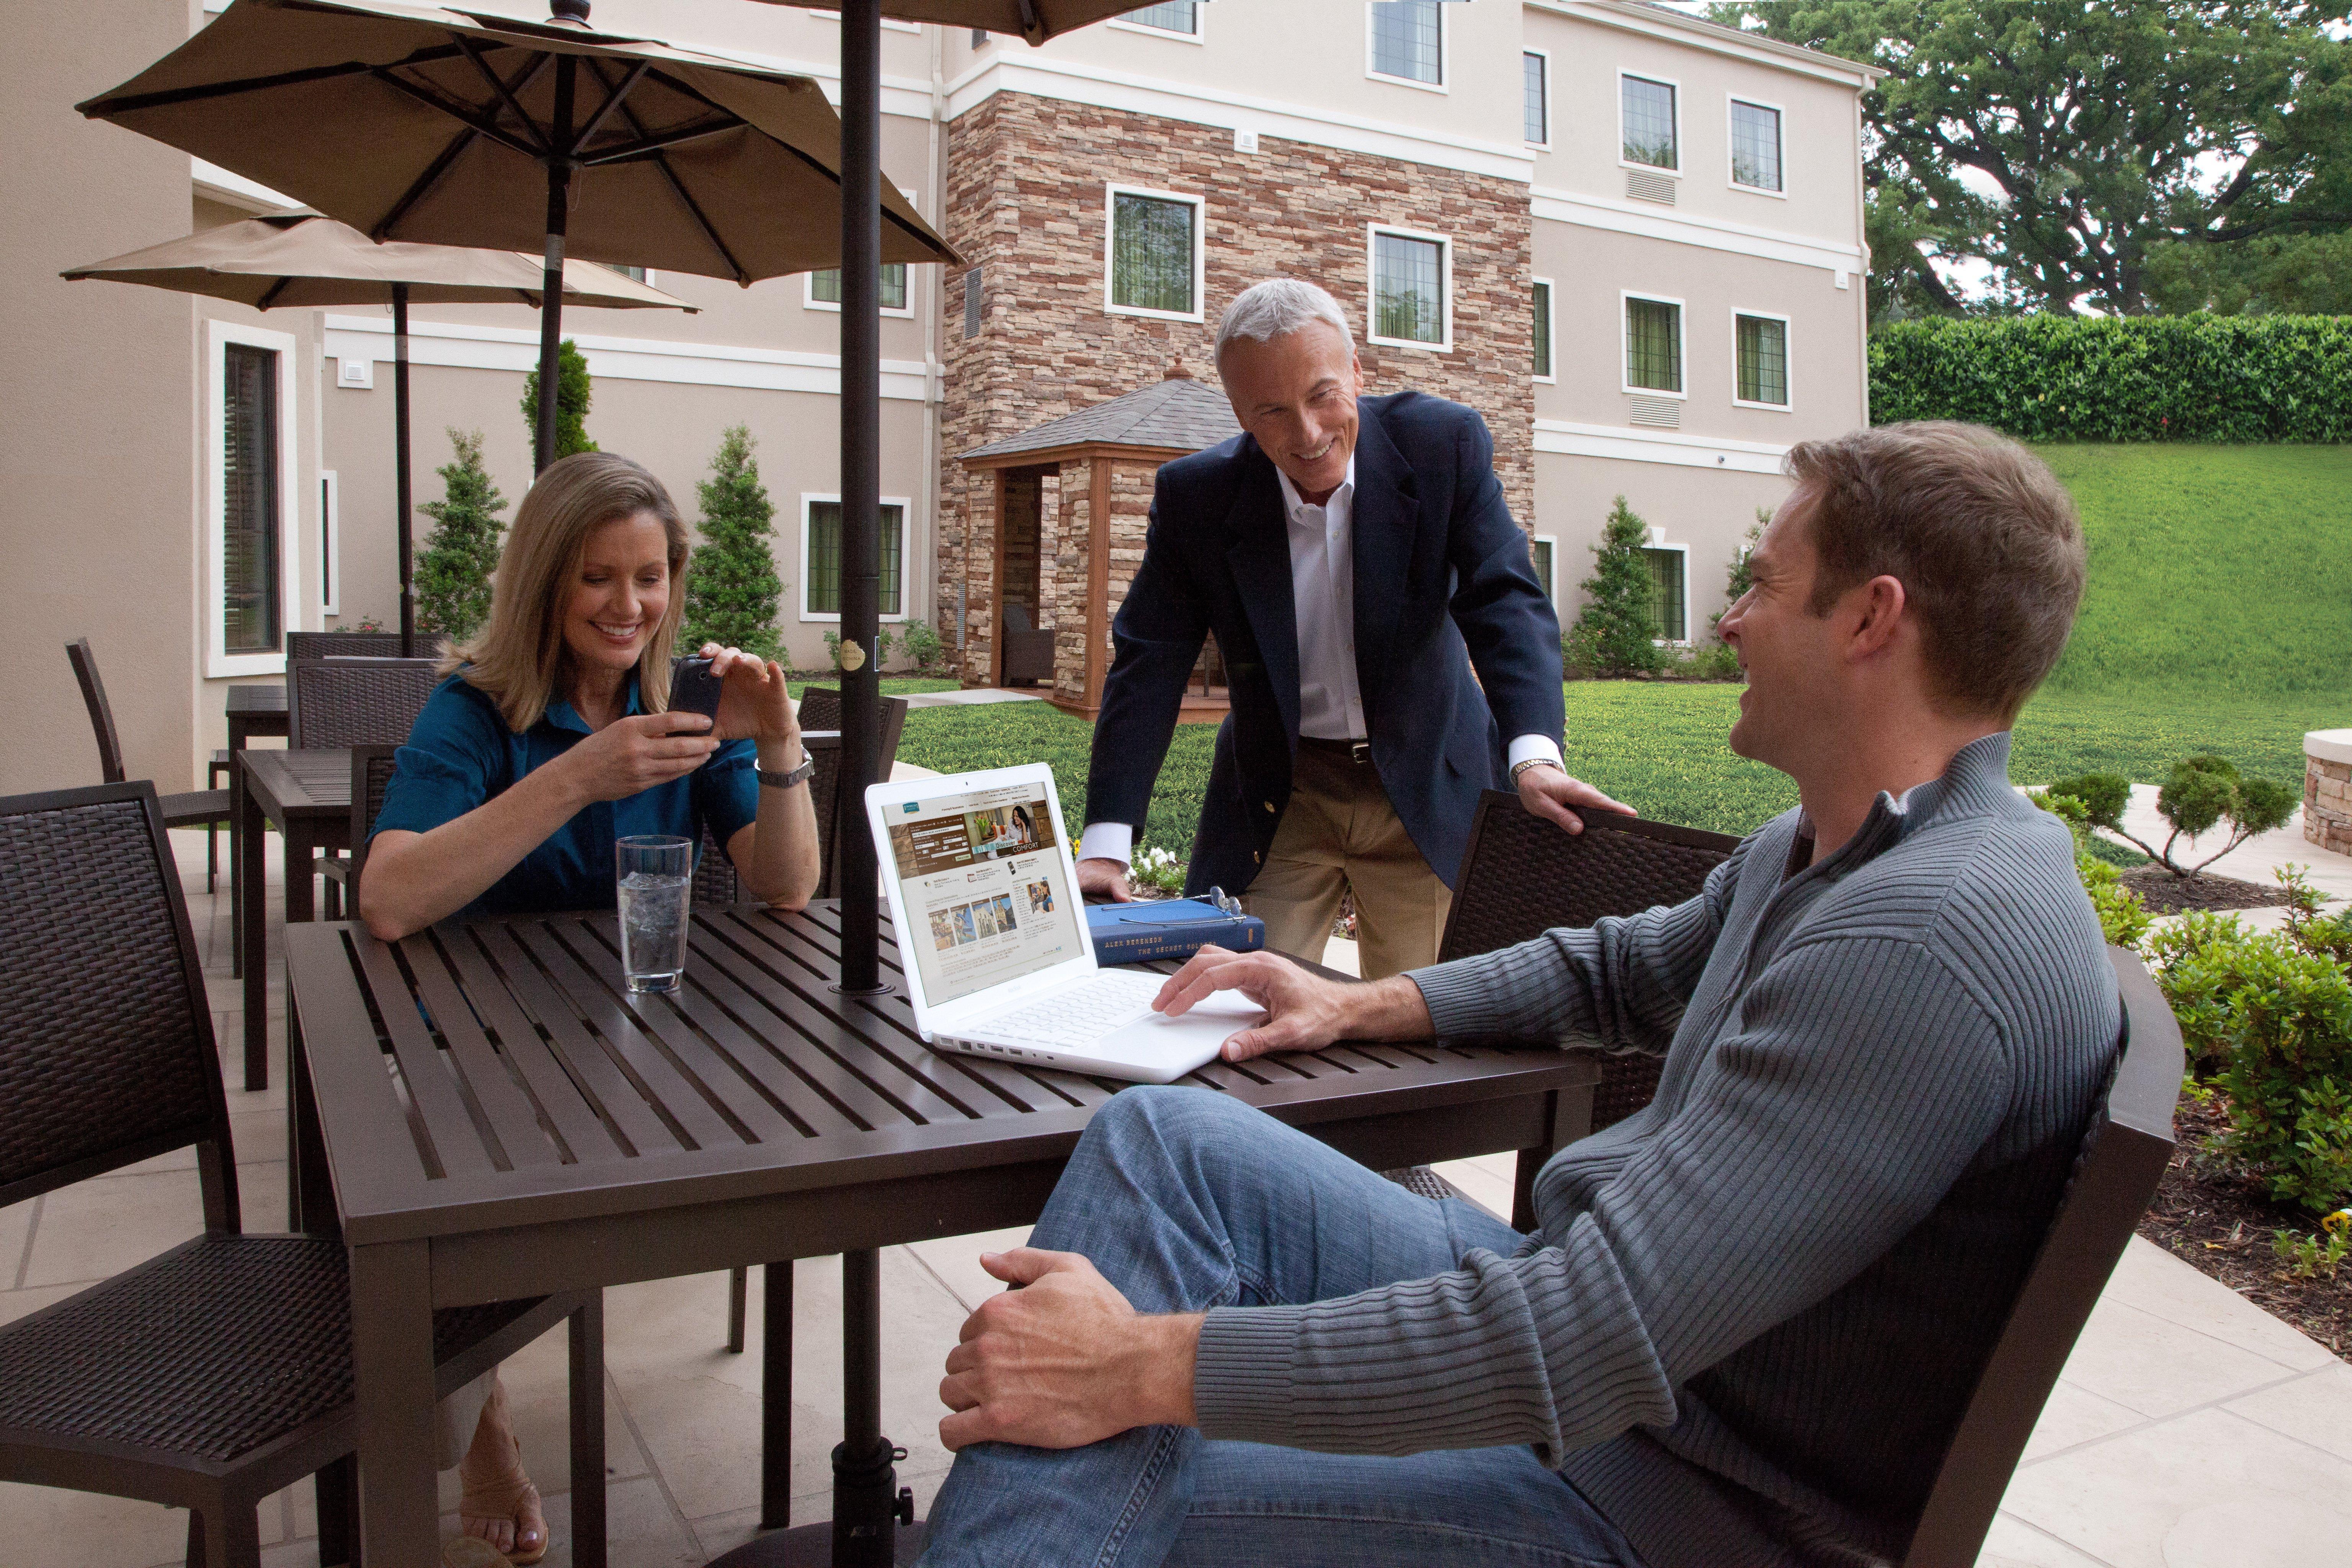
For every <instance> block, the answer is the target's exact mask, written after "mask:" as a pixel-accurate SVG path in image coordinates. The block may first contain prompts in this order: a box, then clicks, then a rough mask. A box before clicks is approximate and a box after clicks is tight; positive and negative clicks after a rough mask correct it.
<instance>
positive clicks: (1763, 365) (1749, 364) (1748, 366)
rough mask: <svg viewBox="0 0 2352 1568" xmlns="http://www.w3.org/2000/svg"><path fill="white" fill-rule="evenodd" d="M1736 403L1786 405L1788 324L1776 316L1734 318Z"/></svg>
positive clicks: (1787, 393) (1787, 396)
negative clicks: (1736, 373)
mask: <svg viewBox="0 0 2352 1568" xmlns="http://www.w3.org/2000/svg"><path fill="white" fill-rule="evenodd" d="M1732 335H1733V338H1734V339H1735V342H1736V347H1737V349H1738V356H1737V357H1738V369H1739V401H1740V402H1742V403H1763V404H1769V405H1771V406H1772V407H1775V408H1786V407H1787V406H1788V405H1789V323H1788V322H1787V321H1782V320H1781V319H1780V317H1778V316H1734V317H1733V318H1732Z"/></svg>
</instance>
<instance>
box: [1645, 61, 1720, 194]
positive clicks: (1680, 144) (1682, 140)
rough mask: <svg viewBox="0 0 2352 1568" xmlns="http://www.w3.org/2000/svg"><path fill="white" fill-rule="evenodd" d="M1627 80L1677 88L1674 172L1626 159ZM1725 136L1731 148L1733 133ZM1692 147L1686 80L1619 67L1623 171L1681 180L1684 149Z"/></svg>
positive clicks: (1656, 165)
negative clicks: (1686, 113)
mask: <svg viewBox="0 0 2352 1568" xmlns="http://www.w3.org/2000/svg"><path fill="white" fill-rule="evenodd" d="M1627 77H1632V78H1633V79H1634V80H1636V81H1646V82H1652V83H1654V84H1655V85H1657V86H1659V87H1670V88H1673V89H1675V166H1674V167H1673V168H1671V169H1668V168H1663V167H1661V166H1660V165H1658V164H1656V163H1635V162H1633V159H1631V158H1628V157H1627V156H1625V79H1626V78H1627ZM1724 134H1725V138H1726V144H1727V145H1728V139H1729V136H1730V132H1725V133H1724ZM1689 144H1690V143H1689V140H1688V138H1686V137H1685V136H1684V134H1683V84H1682V79H1681V78H1679V77H1671V76H1653V75H1652V74H1651V73H1650V72H1648V71H1636V70H1627V69H1626V68H1624V67H1622V66H1620V67H1618V68H1617V166H1618V167H1619V168H1621V169H1639V170H1642V171H1643V173H1645V174H1664V175H1665V176H1666V177H1667V178H1668V179H1670V180H1679V179H1681V178H1682V177H1683V166H1682V163H1683V149H1684V148H1685V147H1686V146H1688V145H1689Z"/></svg>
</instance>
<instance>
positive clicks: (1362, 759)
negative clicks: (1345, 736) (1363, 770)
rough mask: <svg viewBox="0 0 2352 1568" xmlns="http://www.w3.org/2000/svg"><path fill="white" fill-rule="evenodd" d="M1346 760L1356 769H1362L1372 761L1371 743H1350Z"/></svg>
mask: <svg viewBox="0 0 2352 1568" xmlns="http://www.w3.org/2000/svg"><path fill="white" fill-rule="evenodd" d="M1348 760H1349V762H1351V763H1355V764H1356V765H1357V766H1358V767H1362V766H1363V765H1364V764H1365V763H1369V762H1370V761H1371V760H1372V743H1371V742H1370V741H1354V742H1349V746H1348Z"/></svg>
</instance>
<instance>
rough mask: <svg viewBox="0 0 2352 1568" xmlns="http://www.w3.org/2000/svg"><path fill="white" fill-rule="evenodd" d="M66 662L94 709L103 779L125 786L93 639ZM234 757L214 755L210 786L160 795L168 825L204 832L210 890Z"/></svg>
mask: <svg viewBox="0 0 2352 1568" xmlns="http://www.w3.org/2000/svg"><path fill="white" fill-rule="evenodd" d="M66 658H68V660H69V661H70V662H71V663H72V665H73V672H74V679H75V681H76V682H78V683H79V685H80V687H81V700H82V706H83V707H85V708H87V709H89V727H90V729H91V730H93V731H96V732H97V736H98V769H99V777H100V779H101V780H102V781H104V782H105V783H107V784H121V782H122V781H123V777H124V773H123V768H122V741H121V736H119V735H118V734H117V733H116V731H115V728H114V710H113V708H112V707H111V706H110V705H109V704H108V702H107V700H106V683H105V682H104V681H102V680H100V679H99V678H98V656H97V655H96V654H94V653H92V652H90V650H89V638H88V637H76V638H74V640H73V641H71V642H69V643H68V644H66ZM228 768H229V758H228V753H227V752H214V753H213V754H212V759H211V762H210V763H209V764H208V765H207V766H206V768H205V784H208V785H209V786H211V787H209V788H206V789H200V790H189V791H186V792H184V794H180V795H163V796H161V797H159V798H160V799H161V801H162V804H163V826H166V827H201V828H203V829H204V830H205V892H207V893H210V892H214V891H216V890H218V889H219V887H220V830H221V825H222V824H223V823H225V822H226V821H227V820H228V811H229V807H228V790H227V788H226V786H225V785H223V784H222V783H221V780H222V779H223V778H225V777H226V776H227V773H228ZM229 886H230V887H231V888H234V887H236V867H234V866H231V867H230V868H229Z"/></svg>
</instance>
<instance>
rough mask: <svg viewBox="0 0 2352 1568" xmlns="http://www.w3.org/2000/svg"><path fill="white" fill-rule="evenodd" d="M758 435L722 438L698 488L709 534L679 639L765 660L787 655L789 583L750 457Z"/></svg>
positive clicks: (745, 432)
mask: <svg viewBox="0 0 2352 1568" xmlns="http://www.w3.org/2000/svg"><path fill="white" fill-rule="evenodd" d="M751 447H752V442H751V430H750V429H749V428H748V427H747V426H741V425H738V426H735V427H734V428H733V429H731V430H730V431H728V432H727V434H726V435H725V436H723V437H720V438H719V455H718V456H717V457H715V458H712V459H711V462H710V478H709V479H705V480H703V481H702V483H701V486H700V487H699V491H700V496H701V500H702V537H703V538H704V539H705V540H706V541H708V542H707V543H702V544H698V545H696V546H695V547H694V559H693V562H692V570H691V571H690V572H689V573H688V577H687V588H686V627H685V635H684V636H683V637H681V638H680V641H681V642H683V643H684V644H685V646H686V647H689V648H693V647H701V646H702V645H703V644H704V643H705V642H715V643H720V644H723V645H725V646H726V647H740V648H741V649H742V650H743V651H744V652H746V653H755V654H758V655H759V656H760V657H761V658H781V657H782V647H781V645H780V644H779V642H778V640H777V637H776V606H777V605H778V604H779V603H780V602H781V601H782V598H783V594H784V585H783V583H782V581H781V580H780V579H779V578H778V577H777V576H776V557H775V553H774V552H773V551H772V549H771V548H770V545H769V541H770V540H772V539H773V538H774V537H775V532H776V531H775V527H774V523H775V516H776V509H775V507H774V506H773V504H772V503H771V502H770V501H769V500H768V491H767V487H766V486H764V485H762V484H761V483H760V464H759V460H758V459H757V458H754V457H752V456H751Z"/></svg>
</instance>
